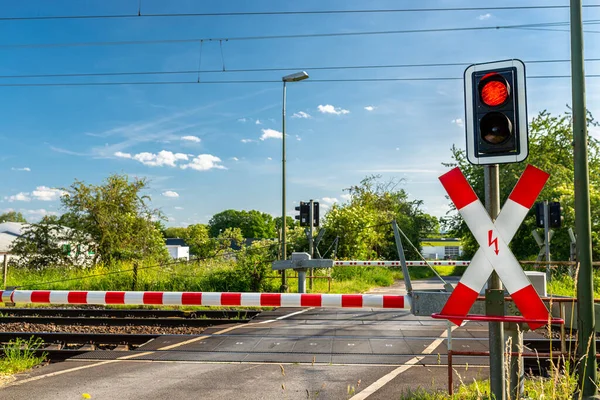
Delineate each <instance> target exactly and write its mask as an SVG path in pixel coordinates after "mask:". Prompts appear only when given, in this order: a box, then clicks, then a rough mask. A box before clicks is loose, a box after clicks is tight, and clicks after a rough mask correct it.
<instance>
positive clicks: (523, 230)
mask: <svg viewBox="0 0 600 400" xmlns="http://www.w3.org/2000/svg"><path fill="white" fill-rule="evenodd" d="M588 125H597V124H596V122H595V121H594V119H593V117H592V116H591V114H590V115H589V116H588ZM572 143H573V130H572V120H571V115H570V114H569V113H568V112H567V113H565V114H563V115H560V116H552V115H551V114H550V113H548V112H546V111H542V112H540V113H539V114H538V115H537V116H536V117H535V118H534V119H533V120H532V121H531V124H530V127H529V158H528V159H527V162H526V163H518V164H502V165H500V200H501V202H504V201H505V200H506V199H507V198H508V195H509V194H510V192H511V190H512V188H513V187H514V186H515V184H516V182H517V180H518V178H519V176H520V175H521V173H522V172H523V170H524V169H525V166H526V164H532V165H534V166H536V167H538V168H540V169H542V170H544V171H546V172H548V173H550V178H549V180H548V182H547V183H546V186H545V187H544V190H543V191H542V193H541V194H540V196H539V198H538V201H542V200H548V201H559V202H560V203H561V205H562V208H563V216H564V223H563V225H562V228H560V229H554V230H555V233H554V237H553V238H552V241H551V242H550V243H551V251H552V255H553V259H554V260H568V258H569V243H570V240H569V235H568V231H567V229H568V228H569V227H574V226H575V210H574V200H575V199H574V190H575V189H574V182H573V177H574V163H573V147H572ZM588 144H589V175H590V186H589V190H590V203H591V216H592V242H593V246H592V248H593V257H594V258H595V259H597V258H598V257H599V256H600V248H599V247H598V244H600V242H599V239H600V142H599V141H598V140H596V139H595V138H593V137H591V136H590V137H589V141H588ZM452 155H453V158H454V162H453V163H451V164H447V166H459V167H460V168H461V170H462V171H463V173H464V175H465V177H466V178H467V180H468V181H469V183H471V185H472V186H473V189H474V190H475V192H476V193H477V195H478V196H479V198H480V199H483V198H484V197H483V195H484V184H483V168H482V167H478V166H474V165H471V164H469V163H468V162H467V160H466V157H465V152H464V151H463V150H461V149H458V148H456V147H453V148H452ZM451 207H452V209H453V210H454V206H453V205H451ZM443 225H444V226H445V228H446V229H448V230H449V231H450V232H451V233H452V234H453V235H456V236H458V237H461V238H462V242H463V249H464V253H465V254H464V256H465V258H470V257H472V256H473V254H474V253H475V251H476V250H477V248H478V247H479V246H478V245H477V243H476V242H475V238H473V235H472V234H471V232H470V231H469V229H468V228H467V227H466V225H465V224H464V222H463V221H462V219H461V218H460V216H459V215H458V214H456V213H455V212H452V214H451V215H449V216H447V217H445V218H444V219H443ZM534 229H538V228H536V226H535V211H534V209H533V208H532V209H531V210H530V212H529V214H528V216H527V218H526V219H525V221H524V222H523V224H522V225H521V227H520V228H519V230H518V231H517V234H516V235H515V237H514V238H513V240H512V242H511V244H510V247H511V248H512V251H513V252H514V253H515V256H516V257H517V258H518V259H533V258H535V257H536V256H537V253H538V251H539V248H538V245H537V243H536V242H535V239H534V238H533V236H532V234H531V232H532V230H534ZM540 232H541V230H540Z"/></svg>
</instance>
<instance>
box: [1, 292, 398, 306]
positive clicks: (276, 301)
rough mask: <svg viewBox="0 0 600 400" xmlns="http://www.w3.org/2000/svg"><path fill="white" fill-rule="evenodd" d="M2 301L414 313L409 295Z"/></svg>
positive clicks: (80, 295) (97, 295)
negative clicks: (378, 309) (398, 311)
mask: <svg viewBox="0 0 600 400" xmlns="http://www.w3.org/2000/svg"><path fill="white" fill-rule="evenodd" d="M2 301H3V302H5V303H16V304H97V305H111V304H125V305H132V306H133V305H164V306H245V307H323V308H396V309H410V297H409V296H408V295H379V294H297V293H213V292H99V291H98V292H96V291H68V290H6V291H4V292H2Z"/></svg>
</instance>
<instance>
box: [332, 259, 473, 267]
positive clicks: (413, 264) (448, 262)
mask: <svg viewBox="0 0 600 400" xmlns="http://www.w3.org/2000/svg"><path fill="white" fill-rule="evenodd" d="M469 263H470V261H451V260H443V261H427V262H425V261H407V262H406V265H407V266H409V267H425V266H427V264H429V265H433V266H459V267H468V266H469ZM355 265H356V266H361V267H373V266H379V267H399V266H400V265H401V264H400V261H334V262H333V266H334V267H351V266H355Z"/></svg>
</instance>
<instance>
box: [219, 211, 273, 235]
mask: <svg viewBox="0 0 600 400" xmlns="http://www.w3.org/2000/svg"><path fill="white" fill-rule="evenodd" d="M208 226H209V233H210V236H211V237H217V236H219V234H220V233H221V232H224V231H225V230H226V229H227V228H239V229H240V230H241V232H242V235H243V237H245V238H253V239H267V238H274V237H275V236H276V233H275V222H274V220H273V217H272V216H271V215H270V214H267V213H263V212H260V211H256V210H250V211H237V210H225V211H222V212H220V213H218V214H215V215H213V217H212V218H211V220H210V221H209V222H208Z"/></svg>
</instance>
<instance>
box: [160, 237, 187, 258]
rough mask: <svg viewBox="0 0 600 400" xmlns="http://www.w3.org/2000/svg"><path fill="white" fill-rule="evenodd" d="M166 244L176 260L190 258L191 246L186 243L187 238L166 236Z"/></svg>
mask: <svg viewBox="0 0 600 400" xmlns="http://www.w3.org/2000/svg"><path fill="white" fill-rule="evenodd" d="M165 245H166V246H167V250H168V251H169V255H170V256H171V258H173V259H175V260H179V259H182V258H183V259H185V260H187V261H189V260H190V247H189V246H188V245H187V244H186V243H185V240H183V239H179V238H166V239H165Z"/></svg>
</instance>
